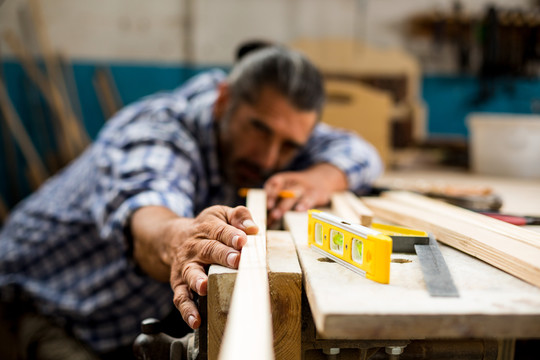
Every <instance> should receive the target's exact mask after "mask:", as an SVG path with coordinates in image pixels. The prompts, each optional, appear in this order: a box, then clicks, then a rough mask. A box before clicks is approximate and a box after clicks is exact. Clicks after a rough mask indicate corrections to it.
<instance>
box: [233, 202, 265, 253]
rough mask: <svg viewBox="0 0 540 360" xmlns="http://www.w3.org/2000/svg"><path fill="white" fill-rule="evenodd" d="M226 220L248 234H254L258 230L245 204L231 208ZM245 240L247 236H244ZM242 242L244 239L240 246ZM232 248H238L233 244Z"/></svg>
mask: <svg viewBox="0 0 540 360" xmlns="http://www.w3.org/2000/svg"><path fill="white" fill-rule="evenodd" d="M228 220H229V223H230V224H231V225H232V226H234V227H236V228H238V229H241V230H244V231H245V233H246V234H248V235H255V234H257V232H258V231H259V226H258V225H257V224H255V222H254V221H253V218H252V217H251V213H250V212H249V210H248V208H247V207H245V206H237V207H235V208H233V209H231V210H230V213H229V218H228ZM245 240H246V241H247V238H245ZM244 244H245V241H244V242H243V244H242V246H243V245H244ZM234 248H235V249H238V247H236V246H234ZM240 248H241V247H240Z"/></svg>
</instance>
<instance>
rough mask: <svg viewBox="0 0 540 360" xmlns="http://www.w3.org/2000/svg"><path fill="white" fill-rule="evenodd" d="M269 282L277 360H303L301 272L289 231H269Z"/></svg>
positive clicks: (267, 246)
mask: <svg viewBox="0 0 540 360" xmlns="http://www.w3.org/2000/svg"><path fill="white" fill-rule="evenodd" d="M266 250H267V254H268V282H269V285H270V302H271V305H272V325H273V329H274V330H273V333H274V354H275V357H276V359H288V360H300V358H301V355H302V346H301V345H302V340H301V327H302V326H301V324H302V270H301V269H300V264H299V263H298V257H297V255H296V248H295V246H294V243H293V240H292V237H291V235H290V234H289V233H288V232H286V231H268V233H267V244H266Z"/></svg>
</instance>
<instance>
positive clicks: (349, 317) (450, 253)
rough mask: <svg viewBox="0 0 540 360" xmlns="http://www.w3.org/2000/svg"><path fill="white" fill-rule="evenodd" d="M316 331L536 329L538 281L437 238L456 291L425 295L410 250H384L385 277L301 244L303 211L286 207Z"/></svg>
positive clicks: (340, 335) (446, 334)
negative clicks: (367, 274) (388, 255)
mask: <svg viewBox="0 0 540 360" xmlns="http://www.w3.org/2000/svg"><path fill="white" fill-rule="evenodd" d="M285 224H286V226H287V227H288V228H289V229H290V230H291V234H292V236H293V238H294V241H295V245H296V247H297V253H298V257H299V260H300V264H301V266H302V270H303V275H304V288H305V293H306V297H307V299H308V301H309V306H310V308H311V311H312V315H313V320H314V322H315V325H316V328H317V332H318V336H319V337H320V338H324V339H386V340H388V339H424V338H426V339H434V338H483V337H487V338H497V337H500V338H513V337H516V338H531V337H532V338H536V337H540V289H538V288H537V287H535V286H532V285H529V284H527V283H526V282H523V281H521V280H519V279H516V278H515V277H513V276H511V275H509V274H507V273H505V272H503V271H500V270H499V269H497V268H495V267H492V266H490V265H488V264H486V263H484V262H482V261H478V260H477V259H475V258H473V257H471V256H468V255H466V254H464V253H462V252H460V251H458V250H455V249H453V248H451V247H449V246H445V245H443V244H441V246H440V247H441V252H442V254H443V256H444V258H445V260H446V262H447V264H448V267H449V269H450V271H451V273H452V277H453V279H454V281H455V283H456V286H457V287H458V289H459V292H460V297H459V298H433V297H430V296H429V293H428V292H427V290H426V288H425V284H424V280H423V276H422V271H421V269H420V264H419V262H418V257H417V256H416V255H413V254H392V263H391V269H390V284H387V285H384V284H379V283H376V282H373V281H370V280H367V279H366V278H364V277H362V276H360V275H358V274H356V273H355V272H352V271H350V270H348V269H346V268H345V267H343V266H341V265H339V264H337V263H334V262H329V261H328V260H327V259H325V258H323V257H321V255H319V254H318V253H317V252H315V251H313V250H312V249H310V248H309V247H308V244H307V215H306V214H305V213H295V212H289V213H287V214H286V215H285Z"/></svg>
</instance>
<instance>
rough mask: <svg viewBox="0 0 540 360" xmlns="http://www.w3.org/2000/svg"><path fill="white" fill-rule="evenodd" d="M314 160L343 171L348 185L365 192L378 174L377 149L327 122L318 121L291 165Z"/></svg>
mask: <svg viewBox="0 0 540 360" xmlns="http://www.w3.org/2000/svg"><path fill="white" fill-rule="evenodd" d="M317 163H329V164H332V165H334V166H336V167H337V168H338V169H340V170H341V171H343V172H344V173H345V175H346V177H347V180H348V184H349V189H350V190H351V191H353V192H355V193H362V192H365V191H366V190H367V189H368V188H369V187H370V186H371V184H372V183H373V182H374V181H375V180H376V179H377V178H378V177H379V176H380V175H381V174H382V172H383V169H384V167H383V164H382V161H381V158H380V156H379V154H378V152H377V150H376V149H375V148H374V147H373V145H371V144H370V143H369V142H367V141H365V140H364V139H363V138H361V137H360V136H358V135H356V134H354V133H352V132H348V131H345V130H341V129H336V128H333V127H331V126H329V125H327V124H324V123H319V124H317V126H316V127H315V129H314V130H313V133H312V135H311V137H310V139H309V141H308V143H307V145H306V147H305V149H304V150H303V151H302V152H301V153H300V154H299V156H298V157H297V158H296V159H295V161H294V162H293V168H297V169H302V168H307V167H309V166H311V165H314V164H317Z"/></svg>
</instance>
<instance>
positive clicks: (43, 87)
mask: <svg viewBox="0 0 540 360" xmlns="http://www.w3.org/2000/svg"><path fill="white" fill-rule="evenodd" d="M4 39H5V40H6V43H7V44H8V45H9V47H10V48H11V50H12V51H13V53H14V54H15V56H16V57H17V59H18V60H19V61H20V62H21V65H22V67H23V68H24V70H25V71H26V73H27V74H28V77H29V78H30V80H32V81H33V82H34V84H36V86H37V87H38V89H39V90H40V91H41V94H42V95H43V97H44V98H45V100H46V101H47V103H48V104H49V106H50V107H51V109H52V110H53V112H54V114H55V115H56V117H57V118H58V120H59V121H58V124H55V125H56V126H55V130H56V134H55V135H56V141H57V142H58V144H59V146H60V148H61V155H62V157H63V160H64V162H68V161H70V160H72V159H73V158H74V157H75V156H77V155H78V154H79V152H80V151H82V149H83V148H82V147H80V146H79V148H78V145H77V144H76V143H74V142H72V141H71V140H72V137H71V134H72V133H74V132H75V131H79V130H77V129H75V130H74V129H72V127H73V126H74V125H73V124H74V122H73V119H72V118H74V116H72V114H71V113H70V114H66V112H65V108H64V104H63V102H62V95H61V93H60V91H59V90H58V88H57V87H56V86H55V85H54V84H53V83H52V82H50V81H49V79H48V78H47V77H46V76H45V75H44V74H43V72H42V71H41V70H40V69H39V67H38V66H37V64H36V63H35V61H34V60H33V58H32V57H31V56H30V54H29V52H28V51H27V49H26V48H25V47H24V45H23V44H22V42H21V41H20V40H19V39H18V38H17V36H16V35H15V33H13V32H12V31H9V30H8V31H6V32H4Z"/></svg>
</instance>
